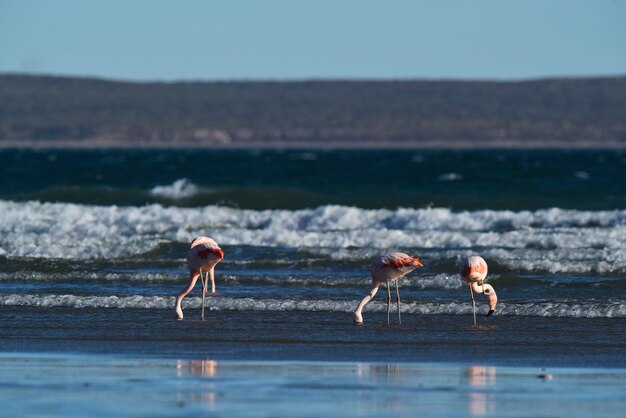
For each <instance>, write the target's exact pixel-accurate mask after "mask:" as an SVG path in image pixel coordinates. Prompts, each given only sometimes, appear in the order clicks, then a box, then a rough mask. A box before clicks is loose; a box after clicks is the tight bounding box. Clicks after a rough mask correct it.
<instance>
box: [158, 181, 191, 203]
mask: <svg viewBox="0 0 626 418" xmlns="http://www.w3.org/2000/svg"><path fill="white" fill-rule="evenodd" d="M198 192H199V189H198V187H197V186H196V185H195V184H193V183H192V182H191V181H190V180H188V179H179V180H176V181H175V182H174V183H172V184H170V185H167V186H155V187H153V188H152V190H150V194H151V195H152V196H157V197H164V198H166V199H172V200H178V199H186V198H189V197H193V196H195V195H197V194H198Z"/></svg>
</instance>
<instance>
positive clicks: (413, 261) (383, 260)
mask: <svg viewBox="0 0 626 418" xmlns="http://www.w3.org/2000/svg"><path fill="white" fill-rule="evenodd" d="M418 267H424V265H423V264H422V263H420V261H419V259H418V258H414V257H411V256H410V255H407V254H404V253H388V254H385V255H382V256H380V257H378V258H377V259H376V260H374V262H373V263H372V269H371V272H372V288H371V289H370V291H369V293H368V294H367V295H365V297H364V298H363V300H361V302H360V303H359V305H358V306H357V307H356V310H355V311H354V316H353V319H354V322H355V323H356V324H362V323H363V316H362V315H361V311H362V310H363V307H364V306H365V305H367V303H368V302H369V301H370V300H372V298H373V297H374V296H375V295H376V292H378V288H379V287H380V285H381V284H383V283H386V284H387V324H389V313H390V311H391V306H390V305H391V290H390V282H392V281H393V282H395V283H396V303H397V305H398V322H399V323H400V324H401V323H402V318H401V317H400V292H399V291H398V280H400V279H401V278H402V277H404V276H406V275H407V274H408V273H410V272H412V271H413V270H415V269H416V268H418Z"/></svg>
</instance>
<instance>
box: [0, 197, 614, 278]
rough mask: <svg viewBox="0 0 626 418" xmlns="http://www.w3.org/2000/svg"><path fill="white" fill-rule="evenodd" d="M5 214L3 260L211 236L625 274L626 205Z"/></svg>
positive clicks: (53, 209)
mask: <svg viewBox="0 0 626 418" xmlns="http://www.w3.org/2000/svg"><path fill="white" fill-rule="evenodd" d="M0 219H2V220H3V222H2V223H1V224H0V256H5V257H26V258H59V259H78V260H85V259H109V258H119V257H127V258H129V259H132V257H137V256H140V255H142V254H147V253H150V252H154V251H155V250H156V249H157V248H159V246H168V245H170V246H171V244H172V243H178V244H180V245H181V246H182V245H183V244H186V243H188V242H190V241H191V240H192V239H193V238H195V237H196V236H198V235H209V236H211V237H213V238H214V239H216V240H217V241H218V242H219V243H220V244H221V245H222V246H235V247H239V246H257V247H267V248H297V249H299V250H300V249H306V250H307V251H309V252H317V253H318V254H320V255H322V256H324V257H326V258H328V259H331V260H351V259H352V258H355V259H356V260H357V261H358V262H360V261H359V260H365V259H364V258H363V255H364V254H365V255H367V257H373V256H375V255H378V254H380V253H381V252H384V251H387V250H403V251H411V252H414V253H417V254H418V255H419V253H420V252H424V253H425V254H427V255H428V256H430V257H433V258H434V259H435V260H442V259H444V258H453V259H455V260H458V258H459V257H462V256H466V255H469V254H472V253H475V252H480V254H481V255H483V257H486V258H489V259H490V260H492V261H494V262H496V263H498V265H501V266H504V267H506V268H507V269H510V270H511V271H547V272H551V273H566V272H571V273H576V274H579V273H593V272H596V273H615V272H617V273H623V272H626V210H613V211H579V210H564V209H558V208H552V209H543V210H537V211H520V212H513V211H507V210H505V211H494V210H482V211H463V212H453V211H451V210H449V209H445V208H424V209H409V208H400V209H397V210H387V209H376V210H369V209H361V208H355V207H347V206H333V205H329V206H321V207H318V208H315V209H302V210H243V209H235V208H230V207H224V206H204V207H199V208H181V207H164V206H162V205H159V204H151V205H146V206H130V207H118V206H90V205H79V204H71V203H41V202H36V201H29V202H13V201H0ZM181 248H182V247H181ZM359 251H360V253H359ZM164 257H171V256H169V255H166V256H164ZM181 257H182V254H181ZM226 259H227V260H228V259H229V257H228V253H227V255H226Z"/></svg>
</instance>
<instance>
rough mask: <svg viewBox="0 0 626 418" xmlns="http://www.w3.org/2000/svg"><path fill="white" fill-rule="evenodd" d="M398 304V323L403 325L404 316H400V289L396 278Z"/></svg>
mask: <svg viewBox="0 0 626 418" xmlns="http://www.w3.org/2000/svg"><path fill="white" fill-rule="evenodd" d="M396 304H397V305H398V323H399V324H400V325H402V318H401V317H400V291H399V290H398V281H397V280H396Z"/></svg>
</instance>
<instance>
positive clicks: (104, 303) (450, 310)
mask: <svg viewBox="0 0 626 418" xmlns="http://www.w3.org/2000/svg"><path fill="white" fill-rule="evenodd" d="M174 303H175V298H174V297H173V296H142V295H133V296H76V295H18V294H11V295H0V306H32V307H41V308H52V307H64V308H116V309H173V308H174ZM357 303H358V301H357V300H352V301H336V300H327V299H325V300H317V299H313V300H311V299H301V300H300V299H269V298H267V299H262V298H225V297H219V298H211V299H210V301H209V303H208V305H207V309H208V310H215V311H271V312H277V311H278V312H292V311H304V312H345V313H349V312H352V311H353V310H354V308H355V306H356V304H357ZM200 306H201V298H198V297H189V298H187V299H185V308H193V309H196V308H199V307H200ZM386 309H387V307H386V304H385V303H383V302H372V303H370V304H368V305H367V308H366V311H367V312H369V313H371V312H385V311H386ZM402 312H403V313H404V314H420V315H441V314H445V315H471V313H472V308H471V306H470V304H468V303H467V302H465V301H463V302H461V301H459V302H438V301H422V300H420V301H415V302H408V303H407V302H405V303H403V305H402ZM497 315H506V316H543V317H571V318H625V317H626V304H624V303H622V302H606V301H604V302H593V301H588V302H582V303H581V302H580V301H561V302H528V303H508V304H505V303H501V304H500V305H498V310H497Z"/></svg>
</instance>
